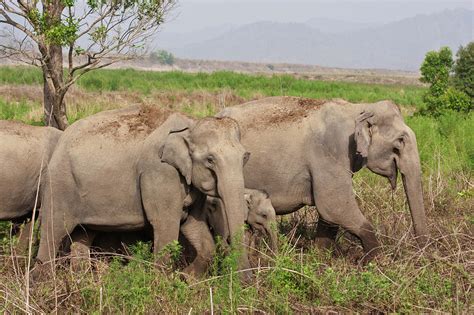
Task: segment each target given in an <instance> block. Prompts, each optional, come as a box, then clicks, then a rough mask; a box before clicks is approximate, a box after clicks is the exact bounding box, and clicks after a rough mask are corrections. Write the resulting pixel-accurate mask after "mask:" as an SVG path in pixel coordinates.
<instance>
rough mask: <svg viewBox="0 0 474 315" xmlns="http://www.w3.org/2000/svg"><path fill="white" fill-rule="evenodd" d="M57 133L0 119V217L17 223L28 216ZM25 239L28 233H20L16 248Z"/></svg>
mask: <svg viewBox="0 0 474 315" xmlns="http://www.w3.org/2000/svg"><path fill="white" fill-rule="evenodd" d="M61 134H62V132H61V131H59V130H57V129H55V128H50V127H35V126H30V125H26V124H23V123H20V122H16V121H7V120H0V220H2V221H13V222H17V223H20V222H23V221H24V220H25V219H27V218H28V217H30V216H31V213H32V211H33V208H34V206H35V199H36V194H37V189H38V181H39V176H40V173H41V172H42V171H43V170H44V169H46V166H47V164H48V162H49V159H50V158H51V155H52V153H53V150H54V148H55V146H56V143H57V142H58V140H59V138H60V136H61ZM40 202H41V200H38V204H37V207H38V208H39V206H40ZM24 229H25V230H27V231H28V230H29V228H28V226H26V227H25V228H24ZM27 240H28V233H22V234H21V236H20V244H19V247H20V248H19V250H24V249H25V246H26V243H27Z"/></svg>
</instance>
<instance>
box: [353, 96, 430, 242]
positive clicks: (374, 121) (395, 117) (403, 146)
mask: <svg viewBox="0 0 474 315" xmlns="http://www.w3.org/2000/svg"><path fill="white" fill-rule="evenodd" d="M368 106H370V107H367V108H366V109H364V111H362V112H361V113H360V115H359V116H358V117H357V118H356V121H355V133H354V140H355V144H356V147H357V153H356V155H357V156H358V157H359V158H362V159H363V161H364V162H363V164H365V165H366V166H367V168H368V169H370V170H371V171H372V172H374V173H376V174H379V175H382V176H384V177H387V178H388V179H389V181H390V184H391V186H392V189H395V187H396V183H397V175H398V171H400V173H401V174H402V179H403V185H404V188H405V194H406V196H407V199H408V204H409V207H410V211H411V216H412V220H413V226H414V230H415V234H416V236H417V240H418V242H419V244H422V245H424V244H425V242H426V237H427V235H428V231H427V226H426V216H425V208H424V205H423V192H422V185H421V166H420V158H419V154H418V149H417V144H416V138H415V134H414V132H413V131H412V130H411V129H410V127H408V126H407V125H406V124H405V122H404V121H403V117H402V115H401V113H400V110H399V108H398V107H397V106H396V105H395V104H393V103H391V102H387V101H385V102H379V103H375V104H369V105H368Z"/></svg>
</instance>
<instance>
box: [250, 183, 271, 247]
mask: <svg viewBox="0 0 474 315" xmlns="http://www.w3.org/2000/svg"><path fill="white" fill-rule="evenodd" d="M245 200H246V202H247V208H248V214H247V224H248V225H249V226H250V228H251V229H253V230H257V231H260V232H261V233H263V234H266V235H268V236H269V237H270V247H271V248H272V250H273V251H275V252H276V251H277V250H278V236H277V227H276V212H275V209H274V208H273V206H272V202H271V200H270V196H269V195H268V193H267V192H265V191H261V190H256V189H245Z"/></svg>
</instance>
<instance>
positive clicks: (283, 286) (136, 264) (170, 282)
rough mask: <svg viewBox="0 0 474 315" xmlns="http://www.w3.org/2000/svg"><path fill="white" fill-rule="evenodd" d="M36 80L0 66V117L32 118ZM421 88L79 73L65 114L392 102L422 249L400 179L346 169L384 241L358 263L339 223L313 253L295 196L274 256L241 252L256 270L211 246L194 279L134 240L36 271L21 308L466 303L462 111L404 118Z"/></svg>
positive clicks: (199, 309)
mask: <svg viewBox="0 0 474 315" xmlns="http://www.w3.org/2000/svg"><path fill="white" fill-rule="evenodd" d="M40 83H41V75H40V72H39V71H37V70H34V69H31V68H21V67H1V68H0V119H18V120H22V121H25V122H28V123H32V124H41V120H42V110H41V91H42V88H41V86H40ZM423 93H424V89H423V88H420V87H413V86H394V85H390V86H384V85H368V84H355V83H338V82H322V81H309V80H303V79H295V78H293V77H290V76H273V77H267V76H252V75H243V74H236V73H231V72H218V73H214V74H186V73H180V72H166V73H165V72H163V73H157V72H146V71H136V70H101V71H98V72H94V73H91V74H90V75H87V76H85V77H84V78H82V79H81V80H80V81H79V84H78V86H77V87H75V88H74V89H73V90H72V91H71V92H70V94H69V95H68V98H67V103H68V106H69V107H68V110H69V119H70V121H71V122H73V121H75V120H77V119H80V118H82V117H85V116H88V115H91V114H93V113H96V112H98V111H101V110H105V109H112V108H119V107H123V106H128V105H130V104H154V105H156V106H166V107H168V108H173V109H176V110H180V111H184V112H187V113H190V114H192V115H195V116H198V117H202V116H207V115H212V114H214V113H215V112H217V111H219V110H220V109H222V108H223V107H225V106H231V105H235V104H238V103H242V102H244V101H247V100H252V99H257V98H261V97H265V96H270V95H295V96H305V97H312V98H324V99H329V98H344V99H346V100H349V101H352V102H373V101H377V100H382V99H391V100H393V101H395V102H396V103H397V104H399V105H401V106H402V112H403V113H404V114H405V116H406V121H407V123H408V125H409V126H410V127H411V128H412V129H413V130H414V131H415V133H416V135H417V141H418V146H419V151H420V155H421V162H422V168H423V186H424V200H425V206H426V211H427V216H428V220H429V227H430V232H431V236H432V239H431V242H430V244H429V246H427V247H426V248H424V249H418V248H417V247H416V245H415V243H414V241H413V235H412V232H411V219H410V215H409V212H408V206H407V204H406V199H405V196H404V193H403V187H402V185H401V183H399V187H398V188H397V190H396V191H395V192H392V191H391V189H390V185H389V184H388V182H387V180H386V179H384V178H381V177H380V176H377V175H374V174H372V173H370V172H369V171H367V170H363V171H361V172H359V173H358V174H356V176H355V177H354V189H355V192H356V195H357V198H358V202H359V204H360V207H361V209H362V211H363V212H364V214H365V215H366V216H367V217H368V218H369V219H370V220H371V221H372V222H373V223H374V224H375V226H376V229H377V236H378V238H379V240H380V241H381V243H382V244H383V248H382V252H383V254H382V255H381V256H380V257H378V258H377V260H375V261H374V262H372V263H370V264H369V265H368V266H365V267H361V266H359V265H358V264H357V263H356V257H358V256H360V255H361V254H362V250H361V247H360V245H359V243H358V242H357V241H356V240H355V239H354V238H353V237H351V236H350V235H348V234H346V233H341V237H340V238H339V244H338V245H339V249H338V251H337V252H336V253H334V254H331V253H325V252H321V251H318V250H317V249H316V248H315V246H314V244H313V241H312V239H313V236H314V227H315V224H316V222H317V216H316V214H315V211H314V209H312V208H310V207H308V208H305V209H303V210H300V211H299V212H297V213H295V214H292V215H288V216H285V217H282V218H281V219H280V222H279V231H280V244H279V245H280V249H281V250H280V252H279V253H278V254H276V255H275V254H274V253H271V252H270V251H269V250H268V249H267V248H265V246H264V245H263V244H262V245H260V246H258V248H257V249H256V250H255V251H253V253H252V261H253V266H254V267H255V277H254V279H253V280H252V282H251V283H249V284H244V283H241V282H240V280H239V276H238V274H237V273H235V272H232V270H235V266H236V262H235V258H234V256H233V255H230V256H227V257H216V259H215V262H214V264H213V267H212V268H211V271H210V273H209V276H208V277H207V278H205V279H199V280H188V281H184V280H183V278H182V275H181V274H180V272H179V269H178V270H175V271H168V272H164V271H162V270H160V269H158V268H156V267H155V266H154V264H153V257H152V256H151V254H150V251H149V249H150V244H147V243H140V244H137V245H135V246H133V247H131V248H130V253H129V255H126V257H124V256H113V257H111V256H110V255H109V256H103V255H102V256H101V255H98V256H96V257H94V258H93V259H92V260H91V263H90V268H89V269H87V270H83V271H82V272H80V273H77V272H73V271H72V270H71V269H70V268H69V267H68V264H67V263H64V264H62V268H60V270H59V271H58V273H57V274H56V275H55V276H54V277H52V278H51V280H50V281H49V282H46V283H43V284H42V285H41V286H39V285H38V286H34V287H33V288H32V290H31V292H30V294H31V299H32V308H33V310H35V311H37V312H40V311H44V312H53V311H59V312H62V313H65V312H67V313H70V312H74V313H102V312H105V313H132V312H138V313H157V312H162V313H193V314H199V313H203V312H209V311H210V309H211V306H212V307H213V309H214V311H215V312H219V313H279V314H286V313H289V312H294V313H311V312H326V311H329V310H335V311H341V312H349V311H356V312H364V313H365V312H369V311H375V312H399V313H412V312H415V313H421V312H451V313H470V312H473V311H474V309H473V304H472V301H473V293H472V286H473V271H474V268H473V267H474V266H473V261H474V249H473V245H472V244H473V241H474V233H473V230H474V229H473V225H474V202H473V199H474V198H473V196H474V189H473V174H474V172H473V171H474V136H473V134H474V133H473V132H472V126H474V115H473V114H472V113H470V114H468V115H461V114H455V113H452V114H449V115H445V116H442V117H440V118H438V119H434V118H431V117H422V116H417V115H413V113H414V112H415V111H416V109H419V108H421V107H422V106H423V103H422V95H423ZM2 226H3V230H2V233H3V234H2V237H3V239H2V245H3V247H2V254H3V256H2V260H3V264H2V265H1V267H0V268H2V271H1V273H0V296H1V297H2V299H3V304H2V307H3V310H4V311H8V312H21V311H22V310H23V309H24V307H25V306H24V301H25V293H24V279H23V273H24V268H25V267H24V258H22V257H21V256H15V255H14V254H13V253H12V251H11V246H10V245H11V243H12V242H13V241H14V240H13V239H12V238H11V237H10V233H9V231H10V230H9V225H8V224H3V225H2ZM173 250H176V249H173ZM217 256H218V255H217ZM125 261H127V263H125ZM211 292H212V295H211ZM211 296H212V302H211Z"/></svg>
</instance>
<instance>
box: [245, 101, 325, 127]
mask: <svg viewBox="0 0 474 315" xmlns="http://www.w3.org/2000/svg"><path fill="white" fill-rule="evenodd" d="M284 102H285V106H278V107H276V108H274V109H272V110H270V111H268V112H266V113H264V114H263V115H261V116H260V117H256V119H255V120H253V121H252V122H251V123H250V124H248V125H247V128H266V127H275V126H278V125H281V124H284V123H291V122H296V121H300V120H302V119H304V118H306V117H308V116H309V115H310V113H311V112H313V111H315V110H318V109H319V108H321V106H322V105H323V104H325V103H326V102H327V101H326V100H319V99H311V98H300V97H286V98H284Z"/></svg>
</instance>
